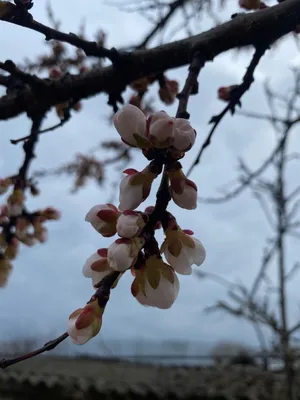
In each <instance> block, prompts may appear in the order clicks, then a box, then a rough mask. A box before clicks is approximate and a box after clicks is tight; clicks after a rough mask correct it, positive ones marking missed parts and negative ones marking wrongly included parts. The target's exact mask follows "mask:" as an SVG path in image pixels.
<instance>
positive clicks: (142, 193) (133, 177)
mask: <svg viewBox="0 0 300 400" xmlns="http://www.w3.org/2000/svg"><path fill="white" fill-rule="evenodd" d="M124 173H125V174H127V176H125V178H123V179H122V181H121V183H120V195H119V201H120V205H119V209H120V210H121V211H125V210H134V209H135V208H137V207H138V206H139V205H140V204H141V203H142V202H143V201H144V200H146V198H147V197H148V196H149V193H150V190H151V186H152V182H153V181H154V179H155V178H156V177H157V175H158V174H157V173H155V172H152V171H151V170H150V169H149V168H148V167H146V168H145V169H144V170H143V171H141V172H138V171H137V170H135V169H131V168H130V169H126V170H125V171H124Z"/></svg>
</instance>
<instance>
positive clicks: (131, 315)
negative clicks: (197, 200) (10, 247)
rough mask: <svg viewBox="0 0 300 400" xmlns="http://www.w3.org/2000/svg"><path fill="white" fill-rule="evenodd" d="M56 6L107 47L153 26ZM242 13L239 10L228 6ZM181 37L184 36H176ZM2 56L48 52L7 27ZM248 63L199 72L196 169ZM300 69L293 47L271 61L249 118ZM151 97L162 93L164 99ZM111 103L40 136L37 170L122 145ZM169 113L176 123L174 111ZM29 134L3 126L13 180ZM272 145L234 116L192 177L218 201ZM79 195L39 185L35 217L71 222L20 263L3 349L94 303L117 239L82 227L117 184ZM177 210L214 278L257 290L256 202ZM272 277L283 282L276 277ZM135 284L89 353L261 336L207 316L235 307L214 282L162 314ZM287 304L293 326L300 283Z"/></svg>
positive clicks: (249, 105) (100, 11)
mask: <svg viewBox="0 0 300 400" xmlns="http://www.w3.org/2000/svg"><path fill="white" fill-rule="evenodd" d="M44 3H45V2H42V1H38V0H36V1H35V6H34V8H33V10H32V13H33V15H34V17H35V18H36V19H37V20H38V21H40V22H43V23H47V18H46V13H45V8H44ZM51 3H52V5H53V8H54V10H55V14H56V15H57V16H58V17H59V18H60V19H61V20H62V21H63V24H62V27H61V29H63V30H65V31H67V32H69V31H73V32H74V31H77V27H78V25H79V23H80V22H81V21H82V19H84V20H85V22H86V26H87V33H88V34H89V35H90V37H92V34H93V33H94V32H95V31H97V30H98V29H99V28H102V29H104V31H105V32H107V34H108V46H109V47H112V46H115V47H118V46H122V45H126V44H128V43H130V44H131V43H135V42H136V41H138V39H139V38H140V37H141V35H142V34H143V33H144V32H146V31H147V29H149V27H150V25H149V23H148V22H147V21H145V19H143V18H142V17H140V16H139V15H137V14H133V13H131V14H124V13H123V12H121V11H118V10H117V9H116V8H115V7H112V6H107V5H104V4H101V3H100V2H98V1H92V0H90V1H89V2H83V1H79V0H73V1H72V2H71V1H60V0H52V2H51ZM233 3H234V2H233V1H230V4H233ZM87 4H88V6H87ZM232 11H235V9H234V8H231V9H226V10H225V11H224V13H223V14H222V15H221V14H220V15H221V16H222V18H223V19H224V20H225V19H228V18H229V17H230V14H231V13H232ZM210 25H211V21H210V20H204V21H203V22H202V24H199V25H198V27H197V32H200V31H201V30H203V29H206V28H208V27H209V26H210ZM183 35H184V33H179V34H178V35H177V36H176V38H179V37H182V36H183ZM174 39H175V37H174ZM0 48H1V61H4V60H6V59H13V60H14V61H16V62H21V61H22V60H24V58H25V57H27V58H34V57H35V56H37V55H38V54H40V53H41V52H45V50H46V46H45V43H44V42H43V37H42V36H41V35H40V34H38V33H36V32H31V31H29V30H26V29H24V28H19V27H16V26H13V25H10V24H6V23H1V36H0ZM250 56H251V54H250V52H242V53H240V54H239V55H238V56H236V55H235V54H234V53H228V54H226V55H222V56H219V57H218V58H216V59H215V60H214V62H213V63H209V64H208V65H207V66H206V68H205V69H204V70H203V71H202V72H201V75H200V79H199V84H200V92H199V95H198V96H196V97H193V98H192V99H191V102H190V104H189V111H190V113H191V123H192V125H193V126H194V128H195V129H196V130H197V132H198V137H197V140H198V141H197V144H196V145H195V147H194V148H193V149H192V150H191V151H190V152H189V153H188V154H187V156H186V159H185V160H184V162H183V164H184V166H185V167H186V168H187V167H188V166H189V165H190V163H191V162H192V160H193V159H194V156H195V154H196V153H197V149H198V148H199V146H200V145H201V143H202V141H203V140H204V138H205V136H206V134H207V132H208V130H209V127H208V125H207V122H208V120H209V119H210V117H211V116H212V115H213V114H215V113H218V112H220V111H221V109H222V107H223V104H222V103H221V102H220V101H218V100H217V98H216V92H217V89H218V87H220V86H221V85H230V84H235V83H239V82H240V81H241V79H242V76H243V74H244V72H245V68H246V66H247V64H248V62H249V59H250ZM291 62H293V63H294V65H297V63H298V65H299V58H297V50H296V47H295V45H294V42H293V41H292V40H285V41H284V42H283V43H281V44H280V45H279V46H278V48H277V49H276V51H272V52H271V53H270V54H269V55H267V57H265V58H264V59H263V61H262V62H261V64H260V66H259V68H258V69H257V71H256V75H255V76H256V81H255V84H254V85H253V88H252V90H251V92H249V93H247V94H246V95H245V96H244V100H243V107H244V109H246V110H251V111H257V112H260V111H263V110H265V111H266V110H267V108H266V101H265V99H264V95H263V90H262V84H263V82H264V80H265V79H266V77H269V78H270V79H271V83H272V85H273V87H277V88H282V87H284V86H287V85H289V84H291V83H292V80H291V79H290V78H291V74H290V72H289V69H288V67H289V66H290V64H291ZM270 71H271V74H270ZM186 72H187V68H181V69H178V70H172V71H169V72H168V73H167V76H168V77H169V78H176V79H178V80H179V81H180V83H181V85H182V83H183V82H184V79H185V76H186ZM156 90H157V88H156ZM152 95H153V96H154V95H155V91H154V92H153V93H152ZM106 101H107V98H106V96H104V95H100V96H97V97H95V98H93V99H91V100H88V101H84V102H83V110H82V112H80V113H79V114H76V115H74V118H72V120H71V121H70V122H69V123H68V124H67V125H66V126H64V127H63V128H62V129H60V130H57V131H55V132H52V133H49V134H47V135H44V136H42V137H41V140H40V142H39V144H38V149H37V155H38V157H37V159H36V160H34V162H33V164H32V170H36V169H39V168H53V167H55V166H59V165H60V164H61V163H63V162H66V161H71V160H72V158H73V156H74V155H75V154H76V153H77V152H84V151H87V150H88V149H90V148H91V147H93V146H95V145H97V144H98V143H99V142H100V141H101V140H102V139H108V138H117V137H118V136H117V133H116V132H115V131H114V130H113V128H112V127H111V126H109V125H108V124H107V120H106V117H107V115H109V113H110V112H111V110H110V109H109V108H108V106H107V105H106ZM155 106H156V107H157V109H166V108H165V106H164V105H163V104H162V103H159V102H158V100H156V103H155ZM166 111H167V112H168V113H170V114H171V115H172V114H173V115H174V114H175V111H176V104H175V105H174V106H171V107H168V108H167V109H166ZM55 122H56V117H55V116H54V115H53V114H49V117H48V119H47V120H46V121H45V127H46V126H50V125H51V124H52V123H55ZM28 128H29V120H28V119H27V118H26V117H25V116H24V115H23V116H21V117H19V118H16V119H13V120H10V121H8V122H0V133H1V135H0V156H1V158H0V175H1V176H6V175H9V174H13V173H15V172H16V170H17V168H18V167H19V165H20V163H21V161H22V148H21V146H20V147H17V146H12V145H11V144H10V142H9V139H12V138H18V137H21V136H23V135H26V134H27V133H28ZM296 130H298V128H297V129H296ZM296 130H295V131H296ZM274 143H275V142H274V134H273V132H272V130H271V129H270V127H269V125H267V124H265V123H261V122H255V121H251V120H245V119H244V118H243V117H238V116H237V117H235V118H232V117H230V116H227V117H226V118H225V120H224V121H223V122H222V124H221V126H220V127H219V128H218V130H217V132H216V134H215V136H214V138H213V141H212V144H211V146H210V147H209V148H208V149H207V151H206V152H205V154H204V156H203V159H202V162H201V164H200V165H199V166H198V167H197V168H196V169H195V170H194V172H193V174H192V179H193V180H194V181H195V182H196V183H197V185H198V191H199V195H200V196H211V195H214V194H216V189H217V188H219V187H220V186H222V185H224V184H226V183H227V182H228V181H232V179H233V178H234V177H235V173H236V165H237V157H238V156H243V157H244V158H245V160H246V161H247V162H248V165H250V166H252V167H255V166H258V165H259V164H260V162H261V161H262V160H263V159H264V158H265V155H266V154H267V153H268V151H270V149H271V148H272V147H273V146H274ZM299 144H300V139H299V138H298V139H297V138H296V132H295V134H293V135H292V140H291V147H294V146H299ZM145 165H146V160H145V159H144V158H143V157H142V156H140V155H138V156H137V158H136V159H135V160H134V162H133V163H132V164H131V165H130V167H132V168H136V169H141V168H143V167H144V166H145ZM108 172H109V174H110V176H115V175H116V173H115V172H114V171H113V170H110V171H108ZM299 172H300V171H299V165H295V167H294V172H293V173H291V174H290V176H289V180H290V182H291V186H293V185H296V183H297V179H298V177H299ZM71 185H72V181H71V179H70V178H68V177H62V178H61V179H56V178H55V179H53V178H47V179H41V180H40V189H41V195H40V196H39V197H38V198H36V199H34V200H32V199H30V201H29V203H28V204H29V205H30V207H31V209H32V210H35V209H36V208H42V207H46V206H50V205H53V206H56V207H57V208H59V209H60V210H61V212H62V219H61V220H60V221H59V222H53V223H49V224H48V225H47V226H48V228H49V240H48V242H47V243H46V244H43V245H37V246H35V247H34V248H26V247H22V249H21V253H20V256H19V258H18V259H17V261H16V262H15V263H14V271H13V274H12V276H11V278H10V281H9V285H8V287H7V288H6V289H4V290H1V292H0V302H1V304H2V307H1V308H0V320H1V327H0V337H1V338H3V339H9V338H12V337H13V338H21V337H26V336H36V337H41V338H42V339H41V341H42V340H44V339H45V338H46V339H47V340H48V339H51V338H53V337H55V336H56V335H59V334H61V333H62V332H64V331H65V330H66V322H67V319H68V316H69V314H70V313H71V312H72V311H73V310H75V309H76V308H79V307H82V306H83V305H84V304H85V302H86V301H87V300H88V299H89V298H90V296H91V295H92V293H93V289H92V287H91V282H90V280H88V279H86V278H84V277H83V276H82V274H81V268H82V265H83V263H84V261H85V260H86V258H87V257H89V256H90V255H91V254H92V253H93V252H95V250H96V249H98V248H101V247H108V245H109V244H110V242H111V239H103V238H102V237H101V236H99V235H98V234H97V233H96V232H95V231H94V230H93V229H92V228H91V226H90V225H89V224H87V223H86V222H85V221H84V217H85V214H86V212H87V211H88V210H89V209H90V208H91V207H92V206H93V205H95V204H99V203H104V202H106V201H107V200H108V198H109V193H110V188H109V184H106V186H104V187H103V188H100V189H99V187H96V186H95V185H94V184H89V185H88V186H87V187H86V188H85V189H84V190H81V191H79V193H78V194H76V195H71V194H70V188H71ZM2 199H4V198H2ZM2 199H1V200H2ZM154 199H155V191H153V192H152V195H151V196H150V198H149V199H148V200H147V201H146V202H145V206H146V205H151V204H153V203H154ZM143 207H144V204H143ZM170 210H171V211H172V212H174V214H175V215H176V217H177V219H178V222H179V224H180V225H181V226H182V228H188V229H192V230H193V231H194V232H195V236H196V237H198V238H199V239H200V240H201V241H202V242H203V244H204V246H205V247H206V249H207V260H206V261H205V263H204V264H203V265H202V266H201V268H202V269H203V270H204V271H210V272H213V273H216V274H219V275H221V276H223V277H226V278H227V279H231V280H234V279H236V278H240V279H242V280H243V281H244V282H245V283H247V282H249V283H251V280H252V279H253V276H254V275H255V272H256V271H257V269H258V267H259V262H260V259H261V255H262V250H263V247H264V240H265V238H266V236H268V235H270V229H269V226H268V224H267V222H266V221H265V219H264V216H263V214H262V212H261V210H260V208H259V206H258V204H256V202H255V200H253V198H252V197H251V196H250V195H249V194H245V195H243V196H240V197H239V198H238V199H237V200H235V201H232V202H230V203H228V204H223V205H218V206H214V205H203V204H199V206H198V208H197V210H195V211H184V210H181V209H179V208H178V207H176V206H173V205H172V206H171V207H170ZM289 250H290V252H289V254H288V261H289V262H290V263H291V265H292V263H293V262H295V261H296V260H297V259H298V257H299V251H298V248H297V247H296V243H295V246H294V247H293V246H291V247H289ZM274 271H275V270H274ZM273 275H274V277H276V273H275V272H274V274H273ZM131 281H132V277H131V275H130V274H127V276H125V277H123V278H122V280H121V281H120V283H119V285H118V288H117V289H116V290H114V291H113V293H112V295H111V299H110V302H109V304H108V306H107V309H106V311H105V316H104V323H103V328H102V331H101V335H100V339H99V338H96V339H93V341H91V342H90V343H89V344H88V345H87V346H86V348H87V349H90V350H93V349H95V348H99V346H101V343H102V342H101V341H103V342H104V343H109V342H110V340H111V339H119V340H122V339H124V340H125V339H126V340H129V339H145V340H147V339H151V340H165V339H178V340H182V341H202V342H203V343H213V342H215V341H219V340H229V339H230V340H236V341H239V342H244V343H247V344H250V345H256V338H255V336H254V333H253V331H252V328H251V326H250V325H249V324H247V323H246V322H243V321H241V320H235V319H234V318H232V317H230V316H227V315H224V314H221V313H217V314H213V315H210V316H207V315H206V314H204V313H203V309H204V307H206V306H209V305H212V304H213V303H214V302H215V301H216V300H218V299H222V298H223V299H224V298H225V291H224V290H223V289H222V288H221V287H220V286H218V285H217V284H216V283H214V282H210V281H206V280H205V281H199V279H198V278H197V277H196V276H180V284H181V289H180V294H179V297H178V300H177V301H176V302H175V304H174V305H173V307H172V308H171V309H170V310H167V311H163V310H158V309H154V308H153V309H152V308H144V307H142V306H141V305H140V304H138V303H137V302H136V301H135V299H134V298H133V297H132V295H131V293H130V285H131ZM289 295H290V317H291V318H292V319H293V320H295V319H297V314H298V300H299V297H297V295H298V288H297V285H296V284H295V283H294V284H291V286H290V293H289ZM291 304H293V305H291ZM74 348H75V345H74Z"/></svg>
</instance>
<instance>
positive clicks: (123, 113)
mask: <svg viewBox="0 0 300 400" xmlns="http://www.w3.org/2000/svg"><path fill="white" fill-rule="evenodd" d="M113 122H114V125H115V128H116V130H117V131H118V133H119V135H120V136H121V139H122V140H123V142H124V143H126V144H128V145H129V146H131V147H141V148H143V145H144V144H145V143H146V142H147V140H146V117H145V115H144V113H143V112H142V111H141V110H140V109H139V108H138V107H135V106H133V105H132V104H126V105H125V106H124V107H123V108H122V109H121V110H119V111H118V112H117V113H116V114H115V115H114V118H113Z"/></svg>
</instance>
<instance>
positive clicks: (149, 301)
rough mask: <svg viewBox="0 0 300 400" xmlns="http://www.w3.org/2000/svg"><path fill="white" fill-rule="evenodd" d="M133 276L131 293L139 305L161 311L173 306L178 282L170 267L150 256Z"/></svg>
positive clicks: (177, 290)
mask: <svg viewBox="0 0 300 400" xmlns="http://www.w3.org/2000/svg"><path fill="white" fill-rule="evenodd" d="M134 275H135V279H134V281H133V283H132V285H131V293H132V294H133V296H134V297H135V298H136V299H137V301H138V302H139V303H141V304H142V305H145V306H151V307H157V308H161V309H167V308H170V307H171V306H172V305H173V303H174V301H175V300H176V298H177V296H178V292H179V280H178V278H177V276H176V274H175V272H174V270H173V268H171V267H170V265H168V264H166V263H164V262H163V260H162V259H160V258H157V256H150V257H149V258H148V259H147V260H146V262H145V264H144V265H143V266H142V267H141V268H140V269H138V270H136V271H135V272H134Z"/></svg>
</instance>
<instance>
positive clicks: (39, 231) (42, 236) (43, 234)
mask: <svg viewBox="0 0 300 400" xmlns="http://www.w3.org/2000/svg"><path fill="white" fill-rule="evenodd" d="M34 237H35V238H36V239H37V240H38V241H39V242H40V243H45V242H46V241H47V239H48V230H47V228H45V227H44V226H42V225H39V226H37V227H35V230H34Z"/></svg>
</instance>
